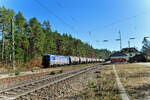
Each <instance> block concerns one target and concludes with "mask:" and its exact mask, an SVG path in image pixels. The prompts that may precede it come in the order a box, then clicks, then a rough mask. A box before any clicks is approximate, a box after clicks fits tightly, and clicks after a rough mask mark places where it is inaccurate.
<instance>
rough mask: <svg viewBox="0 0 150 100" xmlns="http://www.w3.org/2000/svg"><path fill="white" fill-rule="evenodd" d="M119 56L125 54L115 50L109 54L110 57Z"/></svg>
mask: <svg viewBox="0 0 150 100" xmlns="http://www.w3.org/2000/svg"><path fill="white" fill-rule="evenodd" d="M121 56H127V55H126V54H125V53H122V52H119V51H117V52H115V53H113V54H112V55H111V57H121Z"/></svg>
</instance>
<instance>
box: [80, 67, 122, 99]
mask: <svg viewBox="0 0 150 100" xmlns="http://www.w3.org/2000/svg"><path fill="white" fill-rule="evenodd" d="M99 71H100V72H99ZM99 71H96V72H95V78H94V79H95V81H91V80H89V86H88V88H87V89H86V90H84V91H83V92H82V93H81V94H80V97H82V100H120V93H119V89H118V86H117V83H116V77H115V74H114V72H113V70H112V66H107V68H106V69H104V70H99Z"/></svg>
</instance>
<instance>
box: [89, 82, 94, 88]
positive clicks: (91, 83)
mask: <svg viewBox="0 0 150 100" xmlns="http://www.w3.org/2000/svg"><path fill="white" fill-rule="evenodd" d="M88 85H89V87H90V88H96V83H95V82H93V81H89V82H88Z"/></svg>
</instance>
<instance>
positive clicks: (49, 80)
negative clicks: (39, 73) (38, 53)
mask: <svg viewBox="0 0 150 100" xmlns="http://www.w3.org/2000/svg"><path fill="white" fill-rule="evenodd" d="M99 65H100V64H97V65H94V66H91V67H87V68H81V69H76V70H73V71H71V72H66V73H62V74H59V75H55V76H48V77H46V78H43V79H40V80H36V81H32V82H29V83H25V84H21V85H16V86H14V87H9V88H5V89H2V90H0V100H14V99H19V100H22V98H24V97H26V96H27V97H28V99H31V98H30V96H29V95H31V96H32V95H33V94H34V95H36V93H35V92H37V91H38V90H41V89H44V88H46V87H49V86H52V85H55V84H57V83H60V82H63V81H66V80H69V79H72V78H74V77H77V76H79V75H82V74H84V73H86V72H89V71H91V70H94V69H96V68H97V67H98V66H99ZM28 99H27V100H28Z"/></svg>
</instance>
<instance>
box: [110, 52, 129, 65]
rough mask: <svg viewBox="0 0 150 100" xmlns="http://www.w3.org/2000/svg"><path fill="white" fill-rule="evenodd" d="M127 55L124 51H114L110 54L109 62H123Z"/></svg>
mask: <svg viewBox="0 0 150 100" xmlns="http://www.w3.org/2000/svg"><path fill="white" fill-rule="evenodd" d="M127 58H128V56H127V55H126V54H125V53H122V52H120V51H118V52H115V53H114V54H112V55H111V57H110V59H111V63H125V62H126V61H127Z"/></svg>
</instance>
